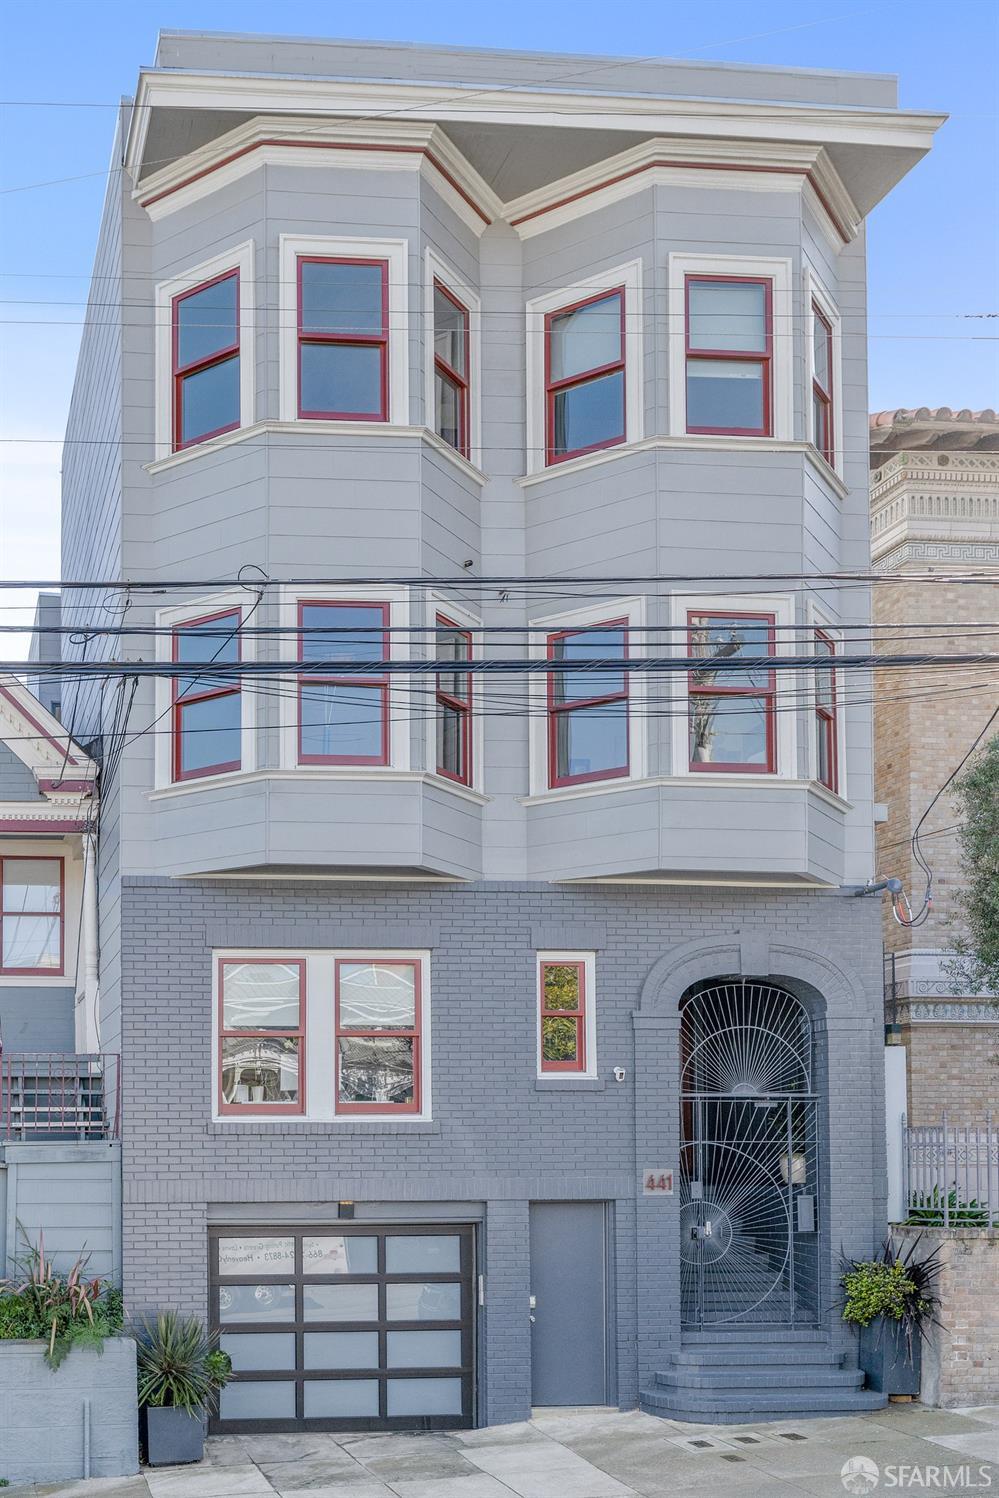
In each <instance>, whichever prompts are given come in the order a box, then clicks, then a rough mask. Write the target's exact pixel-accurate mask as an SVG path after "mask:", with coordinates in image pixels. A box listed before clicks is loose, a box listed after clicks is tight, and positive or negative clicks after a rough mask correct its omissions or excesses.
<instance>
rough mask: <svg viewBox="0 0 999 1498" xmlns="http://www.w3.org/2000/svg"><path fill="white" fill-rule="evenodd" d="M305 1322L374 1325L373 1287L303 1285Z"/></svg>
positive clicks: (375, 1291) (375, 1293) (375, 1290)
mask: <svg viewBox="0 0 999 1498" xmlns="http://www.w3.org/2000/svg"><path fill="white" fill-rule="evenodd" d="M302 1307H303V1313H304V1320H306V1321H377V1320H378V1286H377V1285H305V1286H303V1288H302Z"/></svg>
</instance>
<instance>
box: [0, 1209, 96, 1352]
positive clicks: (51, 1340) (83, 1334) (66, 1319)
mask: <svg viewBox="0 0 999 1498" xmlns="http://www.w3.org/2000/svg"><path fill="white" fill-rule="evenodd" d="M26 1241H27V1240H26ZM86 1266H87V1255H86V1254H84V1253H81V1254H80V1255H79V1257H78V1258H77V1260H76V1263H75V1264H74V1265H73V1267H72V1268H71V1269H70V1271H69V1273H68V1274H66V1275H61V1274H58V1273H57V1272H56V1270H55V1269H54V1268H53V1265H52V1262H51V1260H50V1259H47V1258H46V1257H45V1246H44V1242H43V1240H42V1239H41V1238H39V1241H38V1246H37V1248H36V1247H34V1246H33V1245H32V1244H31V1243H28V1246H27V1250H26V1252H25V1254H24V1256H23V1258H22V1259H21V1260H20V1261H19V1262H18V1267H19V1269H20V1271H21V1273H22V1274H23V1275H24V1276H25V1278H24V1279H23V1280H21V1282H20V1283H17V1282H16V1281H14V1280H4V1281H0V1337H2V1338H15V1339H18V1340H22V1339H25V1338H30V1337H40V1338H42V1339H43V1340H44V1341H45V1342H46V1343H47V1344H48V1345H47V1347H46V1349H45V1361H46V1362H47V1363H48V1365H49V1367H50V1368H58V1366H59V1364H60V1363H61V1362H62V1360H63V1358H65V1357H66V1355H67V1353H68V1352H69V1351H70V1349H71V1348H73V1347H77V1346H80V1347H93V1348H96V1350H97V1351H98V1352H102V1351H103V1350H104V1341H105V1338H107V1337H113V1336H116V1335H117V1333H118V1332H120V1331H121V1329H122V1323H123V1319H124V1318H123V1314H122V1297H121V1291H120V1290H117V1289H115V1287H114V1286H112V1285H109V1284H108V1283H107V1282H106V1281H103V1280H101V1279H99V1278H95V1279H87V1277H86V1275H85V1273H84V1271H85V1269H86Z"/></svg>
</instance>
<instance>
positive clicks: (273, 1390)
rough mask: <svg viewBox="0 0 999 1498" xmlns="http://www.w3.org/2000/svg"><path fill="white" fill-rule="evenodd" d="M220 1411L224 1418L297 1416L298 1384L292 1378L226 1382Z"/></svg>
mask: <svg viewBox="0 0 999 1498" xmlns="http://www.w3.org/2000/svg"><path fill="white" fill-rule="evenodd" d="M219 1415H220V1417H221V1418H222V1419H223V1420H294V1418H295V1384H294V1381H293V1380H292V1379H288V1380H283V1379H282V1380H280V1381H278V1380H277V1379H274V1380H269V1379H261V1380H260V1381H259V1382H258V1381H257V1380H256V1379H255V1380H254V1381H253V1382H252V1383H246V1384H239V1383H234V1384H227V1385H226V1387H225V1388H224V1389H223V1390H222V1402H221V1405H220V1407H219Z"/></svg>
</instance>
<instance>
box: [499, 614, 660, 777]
mask: <svg viewBox="0 0 999 1498" xmlns="http://www.w3.org/2000/svg"><path fill="white" fill-rule="evenodd" d="M644 625H645V600H644V599H643V598H611V599H608V600H607V601H606V602H602V603H596V604H592V605H590V606H588V607H587V608H585V609H569V610H565V611H562V612H560V613H557V614H548V615H544V616H542V617H537V618H533V619H532V620H531V621H530V635H529V645H528V649H529V653H530V655H532V656H534V657H540V658H547V659H549V660H552V661H554V662H558V663H559V667H560V669H559V670H557V671H546V672H544V673H542V672H535V673H532V675H531V677H530V681H529V684H528V690H529V693H530V705H531V714H530V760H531V767H530V781H531V795H532V796H536V795H542V794H544V793H545V792H547V791H551V792H552V793H553V794H556V795H559V794H563V795H564V794H567V793H569V792H576V793H578V792H583V793H585V792H586V791H587V790H597V789H600V788H601V787H602V786H614V785H625V784H627V783H628V782H629V781H632V780H641V779H643V778H644V776H645V775H646V774H647V773H648V772H647V765H648V733H647V722H646V714H645V690H646V683H645V677H644V675H643V674H642V673H641V672H634V671H629V670H627V669H626V667H625V666H624V665H623V663H624V662H625V661H627V660H628V659H630V658H631V657H633V656H636V655H644V654H646V648H645V634H644ZM597 660H602V661H606V662H608V663H609V664H608V665H607V666H606V667H603V668H601V669H599V670H595V669H594V668H593V666H592V665H590V664H588V663H590V662H593V661H597ZM617 661H621V662H622V667H621V669H617V668H616V666H615V662H617ZM573 662H578V667H577V669H575V670H574V669H573Z"/></svg>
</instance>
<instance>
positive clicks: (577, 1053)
mask: <svg viewBox="0 0 999 1498" xmlns="http://www.w3.org/2000/svg"><path fill="white" fill-rule="evenodd" d="M538 988H539V992H538V1003H539V1007H540V1027H541V1070H542V1072H581V1071H585V1070H586V1003H587V995H586V965H585V963H583V962H541V963H540V964H539V979H538Z"/></svg>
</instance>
